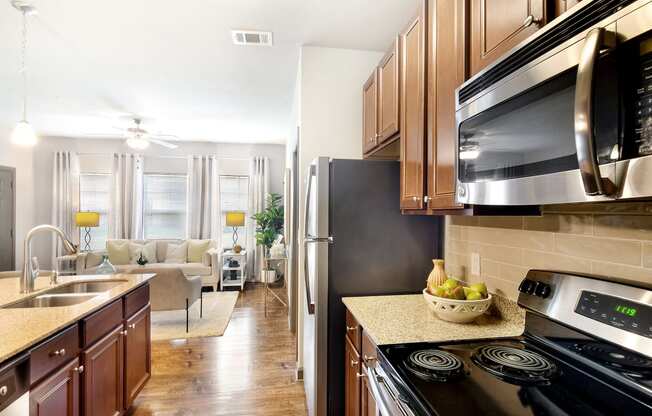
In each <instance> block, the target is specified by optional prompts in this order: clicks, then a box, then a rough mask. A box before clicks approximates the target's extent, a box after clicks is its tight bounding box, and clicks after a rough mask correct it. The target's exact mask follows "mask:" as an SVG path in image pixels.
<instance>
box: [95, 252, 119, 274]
mask: <svg viewBox="0 0 652 416" xmlns="http://www.w3.org/2000/svg"><path fill="white" fill-rule="evenodd" d="M115 272H116V270H115V267H114V266H113V264H111V262H110V261H109V257H108V256H104V258H103V259H102V264H100V265H99V266H97V270H96V271H95V274H115Z"/></svg>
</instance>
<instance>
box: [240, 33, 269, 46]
mask: <svg viewBox="0 0 652 416" xmlns="http://www.w3.org/2000/svg"><path fill="white" fill-rule="evenodd" d="M231 37H232V38H233V43H234V44H236V45H241V46H272V44H273V40H272V32H262V31H259V30H232V31H231Z"/></svg>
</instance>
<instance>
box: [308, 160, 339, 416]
mask: <svg viewBox="0 0 652 416" xmlns="http://www.w3.org/2000/svg"><path fill="white" fill-rule="evenodd" d="M328 180H329V159H328V158H319V159H316V160H315V161H314V162H313V163H312V164H311V166H310V169H309V172H308V175H307V177H306V200H305V205H304V206H305V210H304V212H305V218H304V230H305V232H304V236H303V261H304V263H303V270H302V272H303V276H304V286H305V292H304V299H305V300H304V307H303V308H302V309H303V329H304V330H303V363H304V364H303V375H304V389H305V391H306V401H307V406H308V414H309V415H310V416H325V415H326V412H327V368H328V367H327V365H328V362H327V361H328V354H327V342H326V341H327V329H328V328H327V325H328V320H327V317H328V245H329V244H330V242H331V241H332V240H331V238H330V237H329V236H328V186H329V184H328Z"/></svg>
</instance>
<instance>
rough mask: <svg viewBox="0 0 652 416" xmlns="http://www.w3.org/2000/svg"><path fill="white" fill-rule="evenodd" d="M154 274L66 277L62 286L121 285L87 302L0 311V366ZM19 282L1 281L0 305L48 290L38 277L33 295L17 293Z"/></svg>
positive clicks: (47, 280) (46, 285)
mask: <svg viewBox="0 0 652 416" xmlns="http://www.w3.org/2000/svg"><path fill="white" fill-rule="evenodd" d="M154 276H155V274H152V273H148V274H114V275H103V276H97V275H95V276H65V277H60V278H59V284H58V285H57V286H61V285H63V284H66V283H70V282H73V281H96V280H103V281H105V280H118V281H122V283H121V284H119V285H116V286H115V287H113V288H111V290H109V291H106V292H102V294H101V295H98V296H96V297H94V298H92V299H90V300H88V301H86V302H82V303H78V304H76V305H71V306H61V307H54V308H20V309H18V308H17V309H0V362H2V361H4V360H6V359H8V358H11V357H12V356H14V355H16V354H18V353H20V352H23V351H25V350H27V349H29V348H30V347H32V346H33V345H35V344H37V343H38V342H40V341H42V340H44V339H46V338H47V337H49V336H50V335H52V334H55V333H56V332H58V331H59V330H61V329H63V328H65V327H67V326H68V325H71V324H73V323H74V322H76V321H78V320H80V319H81V318H82V317H84V316H87V315H89V314H91V313H93V312H95V311H96V310H98V309H100V308H102V307H103V306H105V305H107V304H108V303H110V302H111V301H113V300H115V299H117V298H119V297H121V296H123V295H124V294H125V293H127V292H130V291H131V290H133V289H135V288H137V287H138V286H141V285H143V284H144V283H146V282H147V281H148V280H149V279H151V278H152V277H154ZM19 287H20V286H19V279H18V278H5V279H0V305H6V304H9V303H13V302H16V301H18V300H21V299H23V298H28V297H31V296H34V295H35V294H38V293H39V292H43V291H45V290H46V289H51V288H52V287H54V286H50V285H49V277H47V276H44V277H39V278H37V279H36V282H35V289H36V291H35V292H33V293H29V294H24V293H20V290H19Z"/></svg>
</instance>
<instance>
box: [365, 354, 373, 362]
mask: <svg viewBox="0 0 652 416" xmlns="http://www.w3.org/2000/svg"><path fill="white" fill-rule="evenodd" d="M374 361H376V357H369V356H368V355H367V354H365V355H364V362H365V363H373V362H374Z"/></svg>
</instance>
